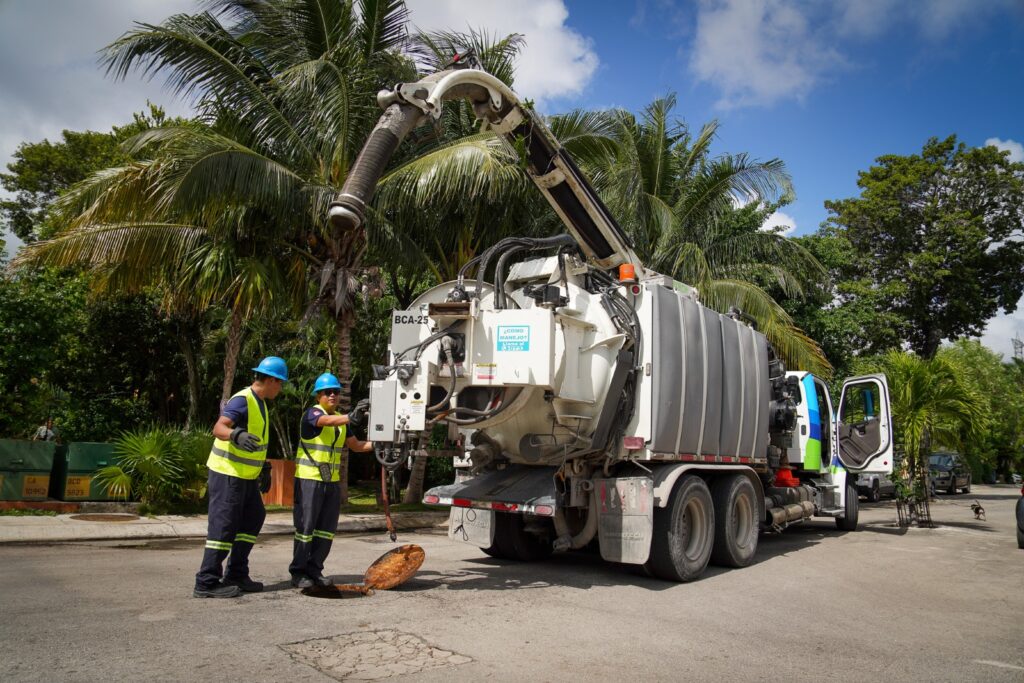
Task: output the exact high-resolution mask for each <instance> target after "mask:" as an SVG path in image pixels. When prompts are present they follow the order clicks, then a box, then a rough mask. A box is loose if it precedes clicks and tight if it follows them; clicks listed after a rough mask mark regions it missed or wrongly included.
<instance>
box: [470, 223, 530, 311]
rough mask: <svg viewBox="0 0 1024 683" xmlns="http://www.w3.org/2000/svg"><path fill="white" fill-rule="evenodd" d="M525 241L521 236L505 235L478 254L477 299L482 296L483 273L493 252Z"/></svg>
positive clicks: (485, 271) (489, 262)
mask: <svg viewBox="0 0 1024 683" xmlns="http://www.w3.org/2000/svg"><path fill="white" fill-rule="evenodd" d="M525 241H526V239H525V238H522V237H506V238H505V239H503V240H500V241H499V242H498V243H496V244H494V245H493V246H491V247H489V248H488V249H487V251H485V252H484V253H483V254H481V255H480V268H479V269H478V270H477V271H476V297H477V298H478V299H482V298H483V296H482V292H483V291H484V290H483V287H484V277H485V274H486V273H487V266H489V265H490V264H491V257H493V256H494V254H495V253H497V252H498V251H501V250H502V249H504V248H506V247H509V246H513V245H519V244H522V243H524V242H525Z"/></svg>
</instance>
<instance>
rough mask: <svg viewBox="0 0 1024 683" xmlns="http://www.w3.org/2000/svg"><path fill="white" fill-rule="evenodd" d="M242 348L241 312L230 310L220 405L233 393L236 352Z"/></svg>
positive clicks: (236, 365)
mask: <svg viewBox="0 0 1024 683" xmlns="http://www.w3.org/2000/svg"><path fill="white" fill-rule="evenodd" d="M241 348H242V314H241V313H239V312H238V311H236V310H234V309H232V310H231V325H230V326H229V327H228V340H227V345H226V346H225V348H224V384H222V385H221V389H220V405H221V407H223V406H224V404H225V403H227V400H228V399H229V398H231V394H233V393H235V392H233V391H232V388H233V387H234V384H235V369H236V368H237V367H238V352H239V350H240V349H241Z"/></svg>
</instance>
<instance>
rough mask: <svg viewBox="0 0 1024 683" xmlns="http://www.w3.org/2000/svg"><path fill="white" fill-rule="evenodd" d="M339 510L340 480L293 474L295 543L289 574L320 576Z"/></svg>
mask: <svg viewBox="0 0 1024 683" xmlns="http://www.w3.org/2000/svg"><path fill="white" fill-rule="evenodd" d="M340 512H341V484H340V483H339V482H330V483H324V482H322V481H319V480H314V479H299V478H298V477H296V478H295V507H294V509H293V517H294V519H295V543H294V547H293V553H292V563H291V565H290V566H289V567H288V571H289V572H291V574H292V576H308V577H310V578H316V577H318V576H323V573H324V561H325V560H326V559H327V555H328V554H329V553H330V552H331V544H332V543H333V542H334V532H335V531H337V530H338V514H339V513H340Z"/></svg>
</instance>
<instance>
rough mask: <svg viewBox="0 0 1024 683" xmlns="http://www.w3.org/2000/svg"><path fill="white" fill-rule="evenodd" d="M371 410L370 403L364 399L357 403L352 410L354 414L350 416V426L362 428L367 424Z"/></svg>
mask: <svg viewBox="0 0 1024 683" xmlns="http://www.w3.org/2000/svg"><path fill="white" fill-rule="evenodd" d="M369 410H370V401H369V400H368V399H365V398H364V399H363V400H361V401H359V403H356V407H355V408H353V409H352V412H351V413H349V414H348V422H349V424H351V425H353V426H356V427H361V426H363V425H364V424H366V413H367V411H369Z"/></svg>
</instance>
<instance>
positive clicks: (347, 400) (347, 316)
mask: <svg viewBox="0 0 1024 683" xmlns="http://www.w3.org/2000/svg"><path fill="white" fill-rule="evenodd" d="M335 322H336V327H335V339H336V341H337V345H338V379H340V380H341V394H340V395H339V396H338V410H339V411H341V412H345V413H347V412H348V411H349V410H350V409H351V407H352V386H351V382H352V323H353V314H352V313H346V312H343V313H341V314H340V315H339V316H338V317H337V319H336V321H335ZM348 460H349V458H348V449H347V448H345V449H342V451H341V463H340V467H341V471H340V472H339V476H340V479H341V504H342V505H346V504H347V503H348Z"/></svg>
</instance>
